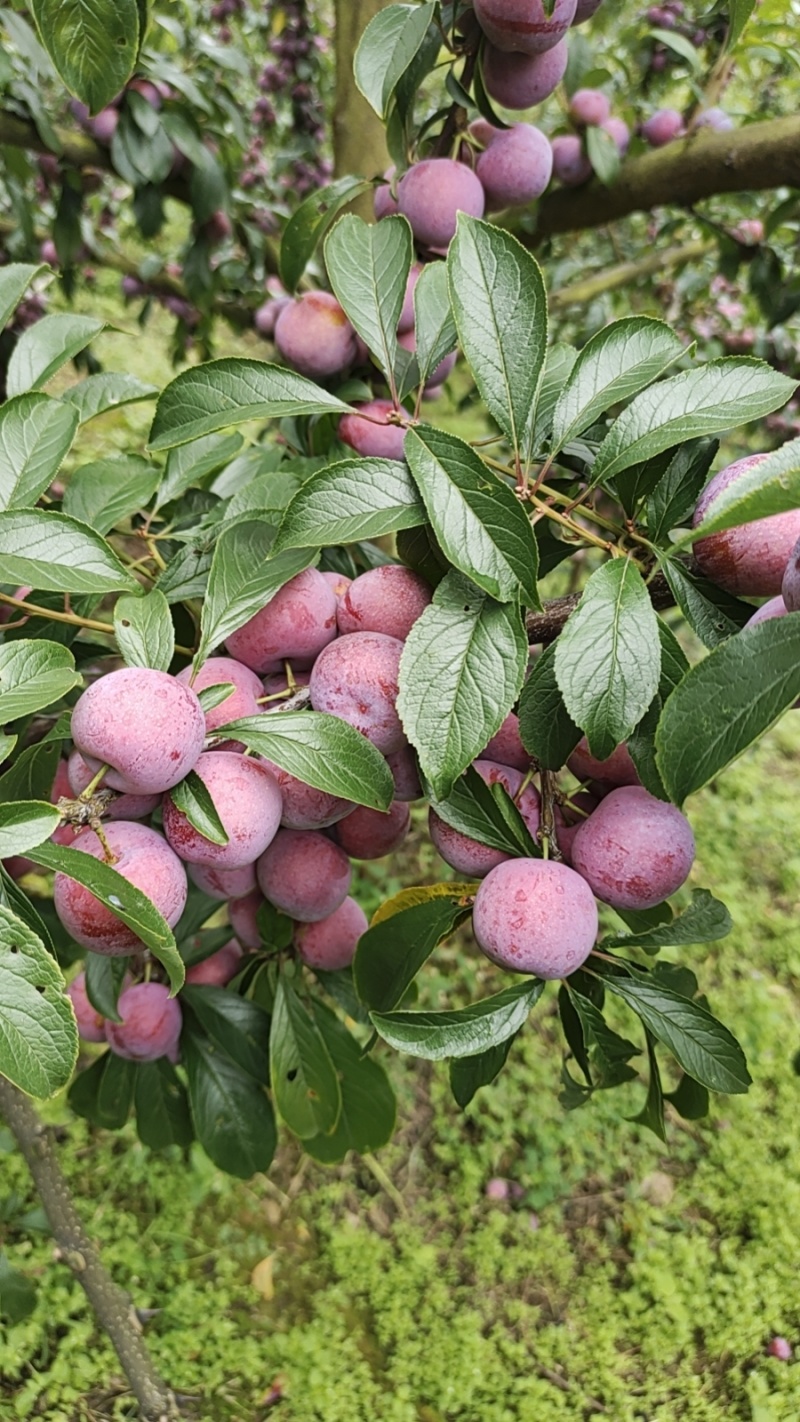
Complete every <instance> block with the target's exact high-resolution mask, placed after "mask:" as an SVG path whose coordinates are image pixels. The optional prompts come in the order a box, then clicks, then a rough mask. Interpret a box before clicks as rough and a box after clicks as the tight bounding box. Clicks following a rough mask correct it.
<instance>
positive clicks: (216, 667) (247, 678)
mask: <svg viewBox="0 0 800 1422" xmlns="http://www.w3.org/2000/svg"><path fill="white" fill-rule="evenodd" d="M176 681H180V682H183V685H184V686H189V685H191V687H192V690H193V691H194V692H195V694H197V692H200V691H205V689H206V687H209V686H218V685H220V684H221V683H223V682H230V684H231V686H232V687H233V691H232V692H230V694H229V695H228V696H227V697H226V698H225V700H224V701H221V702H220V703H219V705H218V706H214V707H212V709H211V710H210V711H206V713H205V718H206V732H207V734H208V735H211V734H213V732H214V731H216V730H217V728H218V727H219V726H224V725H225V723H226V721H238V720H240V719H241V717H243V716H258V714H259V712H260V711H261V707H260V706H259V704H258V702H259V698H260V697H262V696H263V695H264V691H263V688H262V685H261V682H260V680H259V678H258V677H257V676H256V674H255V672H254V671H251V669H250V667H246V666H245V665H244V663H243V662H237V661H236V660H235V659H234V658H233V657H209V658H208V660H207V661H205V662H204V663H203V665H202V666H201V668H200V670H199V672H198V673H197V675H196V676H195V678H194V680H192V668H191V667H190V666H188V667H184V668H183V671H179V672H178V675H177V677H176ZM218 749H219V747H218Z"/></svg>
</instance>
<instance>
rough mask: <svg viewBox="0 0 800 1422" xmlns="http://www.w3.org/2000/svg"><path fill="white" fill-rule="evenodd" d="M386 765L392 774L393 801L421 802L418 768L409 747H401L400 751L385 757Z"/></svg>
mask: <svg viewBox="0 0 800 1422" xmlns="http://www.w3.org/2000/svg"><path fill="white" fill-rule="evenodd" d="M386 764H387V765H388V767H389V769H390V770H391V772H392V779H393V780H394V797H395V799H396V800H405V801H406V802H408V801H409V800H421V799H422V785H421V783H420V778H419V766H418V765H417V757H416V755H415V753H414V751H413V750H412V749H411V746H403V747H402V749H401V750H399V751H394V753H393V754H392V755H387V757H386Z"/></svg>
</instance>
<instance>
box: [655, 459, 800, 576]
mask: <svg viewBox="0 0 800 1422" xmlns="http://www.w3.org/2000/svg"><path fill="white" fill-rule="evenodd" d="M798 505H800V439H793V440H789V441H788V442H787V443H786V444H782V445H781V447H780V449H774V450H772V452H771V453H770V454H768V455H767V456H766V457H765V458H764V459H762V460H761V461H760V462H759V463H758V464H756V465H755V466H754V467H753V468H751V469H747V470H745V472H744V473H743V474H742V475H740V477H739V478H738V479H735V480H734V481H733V483H732V484H729V485H728V487H727V489H722V490H721V491H720V493H719V494H717V495H716V497H715V498H714V499H713V500H712V503H711V505H710V507H709V510H708V513H707V515H706V517H705V518H704V520H703V522H702V524H700V525H699V526H698V527H697V528H695V529H693V530H692V531H691V533H687V534H685V535H684V537H683V538H681V539H680V540H679V541H678V542H677V543H676V544H674V545H673V548H674V549H676V548H682V547H683V546H684V544H686V543H694V542H695V540H696V539H698V538H705V537H706V536H707V535H708V534H709V533H719V532H720V531H721V530H723V529H726V528H736V527H738V525H739V524H742V523H752V522H754V521H755V520H757V519H760V518H769V517H770V515H772V514H777V513H785V512H786V511H787V510H790V509H796V508H797V507H798Z"/></svg>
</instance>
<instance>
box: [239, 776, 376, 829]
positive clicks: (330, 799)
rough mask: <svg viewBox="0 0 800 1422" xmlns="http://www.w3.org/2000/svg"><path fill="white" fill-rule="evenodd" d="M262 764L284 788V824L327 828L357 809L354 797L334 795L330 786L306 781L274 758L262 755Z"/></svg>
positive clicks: (293, 826) (298, 827)
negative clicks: (317, 785)
mask: <svg viewBox="0 0 800 1422" xmlns="http://www.w3.org/2000/svg"><path fill="white" fill-rule="evenodd" d="M262 764H263V765H265V766H266V767H267V770H268V771H269V772H270V774H271V775H272V776H274V778H275V781H276V783H277V785H278V787H279V789H280V792H281V800H282V802H283V809H282V812H281V827H282V828H283V829H293V830H318V829H326V828H327V827H328V825H335V824H336V822H337V821H338V820H343V819H344V817H345V815H349V814H350V811H351V810H354V809H355V805H354V804H353V801H352V800H343V799H342V798H341V797H340V796H339V795H330V794H329V793H328V792H327V791H326V790H317V789H315V787H314V786H313V785H306V783H305V781H304V780H298V779H297V776H296V775H290V774H289V772H288V770H281V768H280V766H279V765H275V764H274V763H273V762H272V761H271V760H264V759H262Z"/></svg>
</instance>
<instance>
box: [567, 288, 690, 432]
mask: <svg viewBox="0 0 800 1422" xmlns="http://www.w3.org/2000/svg"><path fill="white" fill-rule="evenodd" d="M683 354H684V345H683V342H682V341H681V339H680V337H679V336H676V335H675V333H674V331H671V330H670V328H669V326H667V325H666V324H665V322H663V321H654V320H653V319H652V318H651V317H649V316H626V317H624V318H623V320H621V321H615V322H614V323H613V324H612V325H611V326H606V327H605V328H604V329H603V330H602V331H598V332H597V335H596V336H592V338H591V340H589V341H587V342H586V345H585V346H584V348H583V350H582V351H581V353H580V355H579V356H578V359H577V360H576V362H575V364H574V365H573V367H572V370H571V372H570V374H569V377H568V379H567V382H566V384H565V386H564V389H563V390H562V392H561V395H560V397H559V399H558V403H557V405H556V408H555V413H554V416H553V451H554V452H557V451H558V450H560V449H563V448H564V445H565V444H569V442H570V440H572V439H575V437H576V436H577V435H579V434H582V433H583V431H584V430H586V429H588V428H589V426H590V425H593V424H594V423H595V421H596V420H597V418H598V416H600V415H603V414H605V412H606V410H610V409H611V407H612V405H618V404H621V403H622V401H624V400H629V399H630V398H631V396H632V395H636V394H637V393H638V392H639V391H640V390H642V389H644V387H645V386H646V385H649V384H650V383H651V381H653V380H656V379H657V378H658V376H659V375H662V374H663V372H664V371H665V370H667V369H668V368H669V366H671V365H674V363H675V361H676V360H679V359H680V357H681V356H682V355H683ZM674 442H676V441H674Z"/></svg>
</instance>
